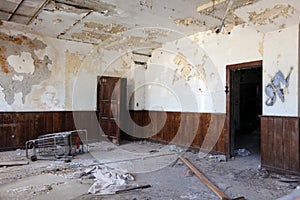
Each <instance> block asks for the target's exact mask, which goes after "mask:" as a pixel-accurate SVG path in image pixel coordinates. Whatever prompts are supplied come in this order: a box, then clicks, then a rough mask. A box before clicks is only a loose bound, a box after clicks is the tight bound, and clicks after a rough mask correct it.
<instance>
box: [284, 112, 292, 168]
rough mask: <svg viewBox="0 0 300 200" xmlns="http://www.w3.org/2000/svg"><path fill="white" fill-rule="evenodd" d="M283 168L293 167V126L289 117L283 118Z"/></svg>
mask: <svg viewBox="0 0 300 200" xmlns="http://www.w3.org/2000/svg"><path fill="white" fill-rule="evenodd" d="M282 124H283V128H282V130H283V168H284V169H286V170H289V169H291V127H290V124H289V119H288V118H284V119H283V123H282Z"/></svg>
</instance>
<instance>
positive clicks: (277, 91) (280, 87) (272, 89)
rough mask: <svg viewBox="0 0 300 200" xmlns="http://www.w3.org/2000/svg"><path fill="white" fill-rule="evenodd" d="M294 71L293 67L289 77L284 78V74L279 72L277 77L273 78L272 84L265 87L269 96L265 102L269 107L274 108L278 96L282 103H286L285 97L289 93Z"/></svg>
mask: <svg viewBox="0 0 300 200" xmlns="http://www.w3.org/2000/svg"><path fill="white" fill-rule="evenodd" d="M292 71H293V67H291V68H290V71H289V73H288V75H287V76H286V77H284V75H283V73H282V72H281V71H280V70H279V71H278V72H276V74H275V76H274V77H273V78H271V82H270V83H269V84H268V85H267V86H266V87H265V93H266V95H267V96H268V98H267V100H266V102H265V103H266V105H267V106H273V105H274V104H275V102H276V100H277V96H278V97H279V99H280V100H281V102H285V95H286V94H287V92H288V88H289V82H290V76H291V73H292Z"/></svg>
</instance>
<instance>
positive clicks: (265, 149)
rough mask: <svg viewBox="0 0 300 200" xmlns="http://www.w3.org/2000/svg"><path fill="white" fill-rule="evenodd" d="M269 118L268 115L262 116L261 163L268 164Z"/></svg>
mask: <svg viewBox="0 0 300 200" xmlns="http://www.w3.org/2000/svg"><path fill="white" fill-rule="evenodd" d="M267 134H268V120H267V118H266V117H263V116H262V117H261V118H260V140H261V141H260V144H261V146H260V152H261V153H260V154H261V164H262V165H267V164H268V161H267V159H268V145H267V144H268V135H267Z"/></svg>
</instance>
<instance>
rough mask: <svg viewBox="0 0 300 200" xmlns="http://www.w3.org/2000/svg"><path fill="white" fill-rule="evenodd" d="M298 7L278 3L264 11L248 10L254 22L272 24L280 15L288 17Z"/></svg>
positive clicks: (250, 18) (251, 20) (250, 19)
mask: <svg viewBox="0 0 300 200" xmlns="http://www.w3.org/2000/svg"><path fill="white" fill-rule="evenodd" d="M295 11H296V9H295V8H294V7H293V6H291V5H289V4H288V5H280V4H277V5H275V6H274V7H273V8H271V9H270V8H267V9H265V10H264V11H262V12H259V13H257V12H256V11H252V12H248V13H249V21H250V22H252V23H253V24H259V25H266V24H268V23H270V24H272V23H274V21H275V20H276V19H278V18H280V17H283V18H288V16H290V14H293V13H294V12H295Z"/></svg>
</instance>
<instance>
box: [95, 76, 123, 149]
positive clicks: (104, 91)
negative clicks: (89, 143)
mask: <svg viewBox="0 0 300 200" xmlns="http://www.w3.org/2000/svg"><path fill="white" fill-rule="evenodd" d="M97 101H98V103H97V104H98V112H99V113H98V119H99V123H100V126H101V129H102V131H103V135H105V136H106V137H107V138H108V139H109V140H110V141H112V142H113V143H116V144H119V143H120V138H121V129H120V126H122V123H123V117H122V116H123V113H124V112H125V109H126V107H125V106H126V79H125V78H118V77H108V76H101V77H99V78H98V99H97Z"/></svg>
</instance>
